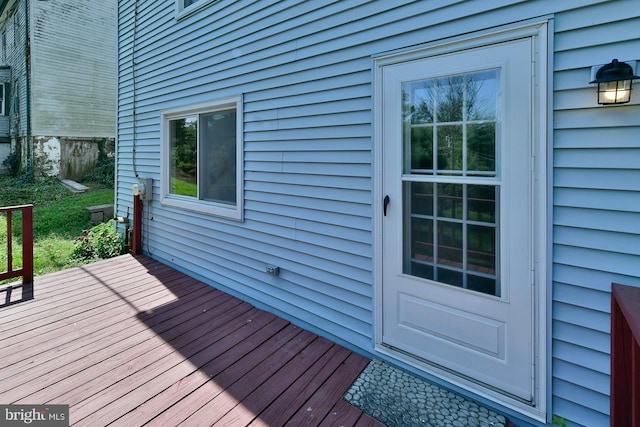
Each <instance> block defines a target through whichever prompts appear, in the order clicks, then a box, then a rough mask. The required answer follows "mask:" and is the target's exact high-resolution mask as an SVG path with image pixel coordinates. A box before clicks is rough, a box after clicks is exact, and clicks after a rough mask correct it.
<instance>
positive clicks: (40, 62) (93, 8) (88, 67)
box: [30, 0, 116, 138]
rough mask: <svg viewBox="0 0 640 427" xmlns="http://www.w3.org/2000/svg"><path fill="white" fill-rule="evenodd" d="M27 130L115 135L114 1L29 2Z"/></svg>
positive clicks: (82, 135) (99, 135)
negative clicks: (29, 107)
mask: <svg viewBox="0 0 640 427" xmlns="http://www.w3.org/2000/svg"><path fill="white" fill-rule="evenodd" d="M30 4H31V6H30V7H31V8H32V10H31V15H32V22H31V23H30V26H31V27H30V30H31V32H32V38H33V41H32V44H31V78H32V79H31V85H32V87H31V92H32V109H33V111H32V115H33V118H32V127H33V129H32V133H33V134H34V135H46V136H75V137H100V138H103V137H111V138H112V137H113V136H114V135H115V108H116V106H115V98H114V92H115V82H116V74H115V73H116V67H115V66H114V62H113V61H114V59H115V57H116V50H115V34H114V25H115V7H116V4H115V1H114V0H109V1H100V2H77V1H75V0H66V1H55V2H38V1H36V2H31V3H30Z"/></svg>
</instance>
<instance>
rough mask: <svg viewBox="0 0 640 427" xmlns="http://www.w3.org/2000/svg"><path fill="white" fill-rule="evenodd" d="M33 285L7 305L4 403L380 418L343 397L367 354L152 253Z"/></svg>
mask: <svg viewBox="0 0 640 427" xmlns="http://www.w3.org/2000/svg"><path fill="white" fill-rule="evenodd" d="M34 284H35V287H34V292H35V298H34V299H33V300H30V301H24V302H21V303H18V304H15V305H11V306H7V307H3V308H0V340H1V342H2V348H0V360H1V361H2V363H1V364H0V402H3V403H21V404H43V403H50V404H68V405H70V422H71V425H77V426H102V425H114V426H120V425H122V426H126V427H133V426H142V425H149V426H169V425H171V426H173V425H185V426H192V425H219V426H244V425H252V426H280V425H285V424H290V425H362V426H364V425H371V426H376V425H378V426H379V425H380V424H379V423H376V422H375V421H374V420H372V419H370V418H369V417H367V416H366V415H364V414H362V412H361V411H360V410H358V409H356V408H354V407H353V406H351V405H349V404H348V403H346V402H345V401H344V400H343V399H342V396H343V394H344V393H345V392H346V390H347V389H348V387H349V386H350V385H351V384H352V383H353V381H354V380H355V379H356V377H357V376H358V375H359V374H360V372H362V370H363V369H364V367H365V366H366V364H367V363H368V360H367V359H366V358H364V357H362V356H360V355H357V354H355V353H353V352H351V351H349V350H347V349H345V348H344V347H341V346H339V345H337V344H335V343H332V342H330V341H328V340H326V339H324V338H322V337H318V336H317V335H315V334H313V333H311V332H309V331H305V330H303V329H301V328H299V327H297V326H295V325H292V324H290V323H289V322H287V321H286V320H284V319H281V318H278V317H276V316H274V315H273V314H270V313H267V312H265V311H262V310H259V309H257V308H255V307H253V306H251V305H250V304H248V303H246V302H242V301H240V300H238V299H237V298H235V297H232V296H230V295H228V294H225V293H223V292H221V291H219V290H216V289H214V288H213V287H210V286H208V285H206V284H203V283H201V282H199V281H197V280H195V279H193V278H191V277H188V276H186V275H184V274H182V273H180V272H178V271H176V270H174V269H172V268H170V267H168V266H166V265H163V264H161V263H159V262H156V261H154V260H152V259H150V258H147V257H133V256H130V255H124V256H121V257H118V258H114V259H111V260H105V261H100V262H97V263H94V264H90V265H87V266H82V267H78V268H74V269H70V270H66V271H62V272H57V273H54V274H50V275H46V276H41V277H36V279H35V282H34Z"/></svg>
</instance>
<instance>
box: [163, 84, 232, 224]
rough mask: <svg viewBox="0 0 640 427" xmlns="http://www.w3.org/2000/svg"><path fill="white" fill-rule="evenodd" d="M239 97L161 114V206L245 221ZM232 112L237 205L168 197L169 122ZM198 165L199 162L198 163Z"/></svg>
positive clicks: (174, 196)
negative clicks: (185, 117) (233, 109)
mask: <svg viewBox="0 0 640 427" xmlns="http://www.w3.org/2000/svg"><path fill="white" fill-rule="evenodd" d="M242 104H243V103H242V97H241V96H236V97H230V98H224V99H219V100H215V101H211V102H207V103H203V104H195V105H189V106H185V107H181V108H176V109H171V110H165V111H162V112H161V130H160V143H161V162H162V163H161V183H160V203H161V204H162V205H164V206H170V207H175V208H179V209H186V210H189V211H194V212H199V213H203V214H207V215H214V216H218V217H222V218H228V219H232V220H236V221H242V220H243V218H244V197H243V196H244V178H243V177H244V168H243V166H244V162H243V153H244V138H243V133H242V131H243V126H242V125H243V113H242V111H243V110H242ZM229 108H235V110H236V135H237V136H236V138H237V139H236V204H235V206H229V205H226V204H223V203H216V202H210V201H206V200H198V199H195V198H193V197H188V196H180V195H177V194H171V193H170V181H171V179H170V178H171V177H170V173H169V171H170V161H171V156H170V153H169V141H168V138H169V135H170V132H169V120H171V119H174V118H181V117H184V116H186V115H190V114H202V113H211V112H214V111H220V110H226V109H229ZM198 162H199V159H198Z"/></svg>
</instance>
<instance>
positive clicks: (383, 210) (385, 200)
mask: <svg viewBox="0 0 640 427" xmlns="http://www.w3.org/2000/svg"><path fill="white" fill-rule="evenodd" d="M389 201H390V199H389V196H388V195H387V196H384V201H383V202H382V212H383V213H384V216H387V206H388V205H389Z"/></svg>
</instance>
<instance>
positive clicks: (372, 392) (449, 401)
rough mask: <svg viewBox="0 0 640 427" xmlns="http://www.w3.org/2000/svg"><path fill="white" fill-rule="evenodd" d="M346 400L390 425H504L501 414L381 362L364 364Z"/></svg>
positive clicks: (505, 421) (468, 426)
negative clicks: (364, 366) (364, 367)
mask: <svg viewBox="0 0 640 427" xmlns="http://www.w3.org/2000/svg"><path fill="white" fill-rule="evenodd" d="M344 398H345V400H346V401H347V402H349V403H350V404H352V405H353V406H355V407H356V408H359V409H360V410H362V411H363V412H365V413H366V414H368V415H370V416H371V417H373V418H375V419H376V420H378V421H380V422H381V423H383V424H386V425H387V426H389V427H394V426H398V427H400V426H402V427H404V426H406V427H413V426H420V427H431V426H434V427H505V426H506V424H507V420H506V419H505V417H504V416H502V415H499V414H497V413H496V412H493V411H490V410H488V409H487V408H484V407H481V406H479V405H478V404H477V403H475V402H472V401H469V400H466V399H465V398H463V397H462V396H459V395H457V394H455V393H452V392H450V391H447V390H444V389H442V388H440V387H438V386H436V385H435V384H431V383H428V382H427V381H425V380H423V379H421V378H417V377H415V376H413V375H411V374H409V373H407V372H404V371H401V370H399V369H397V368H394V367H393V366H390V365H388V364H386V363H384V362H382V361H379V360H374V361H372V362H371V363H369V365H368V366H367V367H366V369H365V370H364V371H363V372H362V374H361V375H360V377H358V379H357V380H356V381H355V382H354V383H353V385H352V386H351V388H350V389H349V390H348V391H347V393H346V394H345V396H344Z"/></svg>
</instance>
